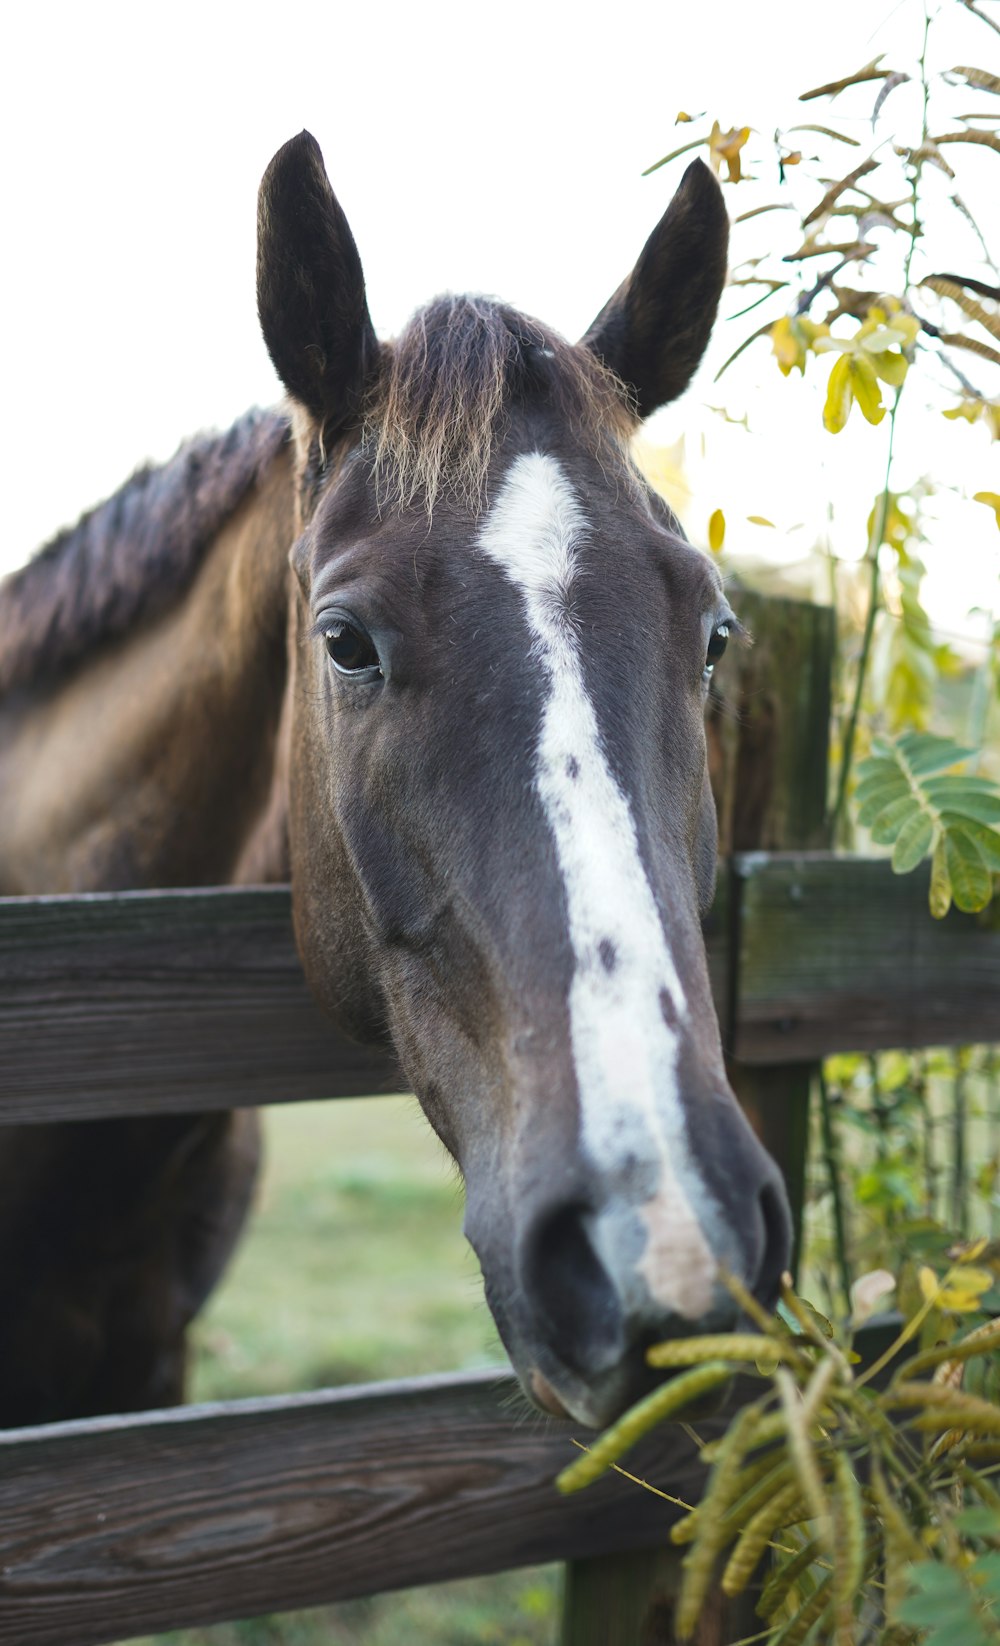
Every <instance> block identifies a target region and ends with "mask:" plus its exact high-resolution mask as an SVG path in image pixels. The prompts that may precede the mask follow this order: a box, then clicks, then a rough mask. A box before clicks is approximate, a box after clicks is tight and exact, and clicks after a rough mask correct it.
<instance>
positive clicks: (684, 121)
mask: <svg viewBox="0 0 1000 1646" xmlns="http://www.w3.org/2000/svg"><path fill="white" fill-rule="evenodd" d="M690 124H691V116H690V115H689V114H685V113H684V110H683V109H678V111H677V113H676V114H675V116H674V125H675V126H689V125H690Z"/></svg>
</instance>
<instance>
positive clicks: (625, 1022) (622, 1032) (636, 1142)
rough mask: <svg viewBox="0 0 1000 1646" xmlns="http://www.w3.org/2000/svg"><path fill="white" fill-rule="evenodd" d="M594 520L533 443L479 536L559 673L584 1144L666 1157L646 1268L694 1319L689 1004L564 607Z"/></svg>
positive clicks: (542, 764) (561, 797) (697, 1300)
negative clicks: (682, 1061)
mask: <svg viewBox="0 0 1000 1646" xmlns="http://www.w3.org/2000/svg"><path fill="white" fill-rule="evenodd" d="M585 530H586V523H585V520H584V517H583V514H582V513H581V510H580V507H579V504H578V503H577V500H576V496H575V494H574V492H573V489H572V487H571V486H570V484H569V482H568V481H567V479H566V477H565V475H564V474H563V472H562V470H561V468H560V466H559V464H558V463H557V462H556V461H555V459H554V458H551V457H548V456H546V455H544V454H543V453H541V452H532V453H530V454H527V455H524V456H521V457H518V458H517V459H516V460H515V461H514V463H513V464H512V465H511V468H510V470H509V471H508V473H507V475H506V477H505V479H504V483H503V486H502V488H501V490H500V492H499V495H498V496H497V499H496V502H495V503H494V504H493V506H492V508H491V509H490V512H489V515H488V517H487V519H486V523H485V525H484V526H483V528H482V531H481V533H480V537H479V546H480V548H481V549H482V550H483V551H484V552H485V553H486V554H487V555H488V556H489V557H490V559H492V560H494V561H495V562H496V563H497V564H498V565H499V566H501V567H502V569H503V571H504V572H505V573H506V575H507V577H508V578H509V579H510V581H511V582H512V583H514V584H515V585H516V587H517V588H518V590H519V591H520V593H521V596H522V599H523V601H524V607H525V615H526V618H527V623H528V628H529V631H530V633H531V636H532V640H533V642H534V652H535V655H536V656H537V657H538V659H539V661H540V662H541V663H542V665H543V667H544V669H545V672H546V675H547V677H548V695H547V697H546V700H545V704H544V708H543V712H542V725H541V732H540V734H539V739H538V748H537V766H536V777H535V783H536V787H537V790H538V793H539V796H540V797H541V801H542V804H543V806H544V808H545V813H546V816H547V818H548V822H549V826H550V828H551V830H552V833H553V836H554V838H555V844H556V853H557V856H558V860H559V867H560V870H561V872H562V878H563V883H564V887H565V895H566V906H567V910H568V920H569V938H570V943H571V945H572V951H573V954H574V956H575V965H574V971H573V980H572V983H571V986H570V995H569V1016H570V1033H571V1037H572V1049H573V1059H574V1065H575V1072H576V1078H577V1085H578V1089H579V1099H580V1109H581V1133H582V1142H583V1147H584V1150H585V1151H586V1153H587V1155H588V1156H589V1157H590V1159H591V1160H592V1161H593V1162H594V1163H595V1164H596V1165H597V1167H598V1168H599V1169H600V1170H601V1171H602V1172H605V1173H607V1174H609V1175H611V1176H612V1177H613V1176H614V1175H620V1176H621V1177H622V1178H625V1177H626V1176H627V1175H628V1171H629V1162H630V1161H631V1162H637V1163H649V1162H650V1161H655V1162H656V1163H657V1165H658V1168H659V1171H658V1176H659V1184H658V1188H657V1190H656V1193H655V1194H654V1196H653V1198H652V1199H651V1200H648V1201H647V1202H646V1203H645V1205H644V1206H642V1207H641V1208H639V1211H640V1215H641V1216H642V1219H643V1221H644V1223H645V1225H646V1232H647V1243H646V1248H645V1251H644V1253H643V1256H642V1260H641V1262H640V1264H639V1272H640V1273H641V1274H642V1276H643V1278H644V1279H645V1282H646V1284H647V1286H648V1288H649V1290H650V1292H651V1293H652V1295H653V1297H654V1298H655V1299H656V1300H657V1302H658V1303H660V1304H662V1305H663V1306H665V1307H667V1308H669V1309H672V1310H676V1311H677V1312H678V1313H680V1314H682V1315H684V1316H686V1317H687V1318H690V1319H697V1318H698V1317H700V1316H701V1315H702V1314H704V1313H705V1312H706V1311H707V1310H708V1308H709V1307H710V1306H711V1302H712V1296H713V1284H714V1280H715V1277H716V1275H717V1272H718V1269H717V1263H716V1260H715V1257H714V1256H713V1253H712V1251H711V1248H710V1246H709V1244H708V1242H707V1240H706V1238H705V1235H704V1233H703V1232H702V1229H701V1226H700V1223H699V1220H698V1218H697V1217H696V1216H695V1213H694V1210H693V1208H692V1206H691V1203H690V1201H689V1199H688V1197H687V1194H686V1192H685V1180H686V1181H688V1182H690V1181H691V1178H692V1176H693V1175H694V1172H693V1167H692V1163H691V1161H690V1153H689V1149H688V1144H687V1137H686V1133H685V1127H684V1117H683V1113H682V1109H681V1102H680V1094H679V1091H678V1083H677V1061H678V1037H677V1033H676V1031H675V1029H674V1028H672V1027H671V1026H670V1024H669V1023H668V1022H667V1018H666V1017H665V1015H664V1002H665V1003H666V1007H667V1015H668V1016H669V1017H670V1020H671V1022H672V1023H675V1022H681V1021H683V1018H684V1016H685V1014H686V1009H687V1008H686V1002H685V999H684V995H683V993H682V990H681V986H680V981H679V979H678V976H677V971H676V968H675V966H674V962H673V957H672V955H671V953H670V950H669V948H668V946H667V942H666V938H665V936H664V932H663V926H662V923H661V921H660V916H659V911H658V909H657V906H656V900H655V898H654V896H653V892H652V889H651V887H650V884H649V880H648V879H647V876H646V872H645V870H644V868H643V865H642V859H641V856H640V853H639V842H638V837H637V835H636V828H635V822H634V819H633V817H632V812H631V808H630V806H629V803H628V800H627V798H626V796H625V795H624V794H623V793H622V790H621V789H620V787H619V786H618V783H617V782H616V781H615V778H614V776H613V774H612V772H611V770H610V767H609V766H608V762H607V760H606V758H605V755H604V752H603V749H602V747H601V735H600V730H599V728H598V724H597V717H596V715H595V712H594V706H593V704H592V703H591V700H590V698H589V696H588V694H587V689H586V685H585V682H584V677H583V668H582V664H581V658H580V650H579V641H578V638H577V635H576V633H575V631H574V628H573V624H572V620H571V617H570V616H569V615H568V606H569V600H570V590H571V586H572V583H573V581H574V577H575V575H576V570H577V566H576V550H577V545H578V542H579V540H580V538H581V537H582V536H583V534H584V533H585ZM595 1235H596V1238H597V1240H598V1242H599V1241H600V1233H599V1230H596V1231H595ZM608 1255H610V1254H608Z"/></svg>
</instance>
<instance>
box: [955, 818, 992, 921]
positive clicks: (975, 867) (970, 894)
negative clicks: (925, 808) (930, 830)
mask: <svg viewBox="0 0 1000 1646" xmlns="http://www.w3.org/2000/svg"><path fill="white" fill-rule="evenodd" d="M944 846H945V861H946V862H947V865H948V877H949V879H950V881H951V895H952V897H953V898H954V899H955V903H956V906H957V907H958V908H960V909H962V910H963V911H964V913H965V914H975V913H976V912H977V910H979V909H985V907H986V905H987V903H988V902H989V900H990V898H991V897H992V895H993V877H992V875H991V874H990V871H989V869H988V868H987V865H986V862H985V859H984V858H983V855H982V853H981V851H980V850H979V847H978V846H977V845H976V842H975V841H974V840H972V839H971V838H970V837H969V836H968V835H967V834H965V833H963V832H962V831H960V830H957V829H956V830H954V831H952V832H951V833H950V834H946V835H945V837H944Z"/></svg>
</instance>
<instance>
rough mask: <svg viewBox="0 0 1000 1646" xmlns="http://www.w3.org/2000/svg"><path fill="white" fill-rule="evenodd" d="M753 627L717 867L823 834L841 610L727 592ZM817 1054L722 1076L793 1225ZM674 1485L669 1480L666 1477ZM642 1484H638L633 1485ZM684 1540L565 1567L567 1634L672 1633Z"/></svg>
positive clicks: (645, 1644)
mask: <svg viewBox="0 0 1000 1646" xmlns="http://www.w3.org/2000/svg"><path fill="white" fill-rule="evenodd" d="M733 604H734V606H735V609H736V611H737V613H738V615H739V617H740V619H741V621H742V622H743V623H744V624H745V625H746V627H747V628H748V629H749V630H750V632H751V634H752V635H753V637H754V644H753V646H752V647H750V648H745V649H744V648H739V647H734V646H730V650H729V654H728V655H727V657H726V662H725V665H724V668H723V669H721V670H720V680H721V683H722V694H721V695H720V697H719V699H718V700H717V701H715V702H713V704H712V706H711V708H710V711H709V719H708V737H709V771H710V774H711V778H712V787H713V790H714V792H715V798H716V806H717V809H718V813H719V845H720V858H721V870H720V873H721V875H726V874H727V873H728V870H727V867H726V860H727V859H728V858H729V857H730V856H731V854H732V853H733V852H738V851H742V852H746V851H781V850H810V849H820V848H822V847H823V846H825V845H826V844H827V842H828V832H827V821H826V813H827V806H826V794H827V766H828V759H829V726H830V704H831V682H832V674H833V660H834V650H835V644H836V627H835V615H834V613H833V611H832V610H831V609H830V608H828V607H823V606H811V605H807V604H805V603H803V602H802V601H798V600H780V599H772V598H768V597H764V596H761V595H756V594H752V593H750V592H749V591H743V592H735V591H734V592H733ZM722 890H723V894H724V895H726V896H727V897H728V900H729V912H728V917H727V918H728V921H729V931H730V942H731V945H732V947H731V950H730V956H729V961H730V989H729V996H730V998H729V1021H728V1022H727V1021H725V1020H724V1021H723V1023H722V1031H723V1039H724V1042H726V1043H729V1042H730V1039H731V1033H730V1031H731V1025H732V1021H733V1019H734V1015H735V1010H736V1000H737V998H738V990H739V977H738V973H737V957H738V954H739V912H740V890H741V888H740V887H739V885H736V884H730V885H728V886H725V887H723V888H722ZM814 1067H815V1066H814V1065H813V1064H811V1063H792V1064H783V1065H776V1066H774V1067H771V1066H770V1065H763V1066H757V1067H749V1066H747V1065H742V1064H738V1063H735V1062H732V1061H730V1063H729V1078H730V1081H731V1083H732V1085H733V1089H734V1091H735V1092H736V1095H737V1096H738V1097H739V1099H740V1102H741V1103H742V1104H743V1106H744V1108H745V1109H746V1111H747V1113H748V1115H749V1116H750V1119H751V1121H752V1123H753V1125H754V1128H755V1129H756V1131H757V1132H758V1135H759V1136H760V1137H761V1139H762V1141H763V1142H764V1143H765V1144H766V1146H767V1148H768V1149H769V1150H770V1151H771V1153H772V1154H773V1155H774V1157H775V1159H776V1160H777V1161H778V1164H779V1165H780V1167H781V1169H782V1171H783V1173H784V1175H785V1182H786V1184H787V1187H788V1192H789V1198H790V1200H791V1203H792V1211H793V1215H794V1218H795V1226H796V1246H798V1236H799V1230H800V1227H801V1219H802V1205H803V1189H804V1179H805V1152H806V1142H807V1135H808V1123H809V1091H810V1086H811V1082H812V1076H813V1073H814ZM661 1484H663V1486H664V1487H665V1489H666V1490H668V1491H669V1489H670V1483H669V1482H662V1483H661ZM638 1489H639V1488H637V1490H638ZM679 1562H680V1555H679V1552H676V1551H673V1550H671V1549H670V1548H669V1547H668V1546H667V1544H666V1533H664V1547H663V1549H662V1550H650V1551H648V1552H639V1553H637V1552H635V1551H633V1552H631V1553H628V1554H611V1555H602V1556H599V1557H596V1558H591V1559H589V1560H582V1561H573V1562H571V1563H570V1564H569V1565H568V1566H567V1568H566V1583H565V1593H564V1600H563V1626H562V1646H674V1642H675V1636H674V1632H673V1626H672V1614H673V1605H672V1599H671V1597H672V1595H674V1594H676V1592H677V1583H678V1576H679ZM759 1626H760V1620H759V1619H757V1618H756V1617H755V1614H754V1612H753V1608H752V1603H751V1601H750V1599H748V1597H741V1599H740V1600H739V1601H736V1602H728V1603H727V1602H725V1601H723V1599H722V1597H721V1595H716V1596H715V1597H714V1598H713V1602H712V1605H711V1606H710V1607H708V1608H707V1609H706V1612H705V1615H704V1617H703V1618H702V1621H701V1624H700V1626H699V1630H698V1635H697V1640H696V1642H695V1643H694V1646H725V1643H726V1642H728V1641H733V1640H737V1639H739V1638H741V1637H742V1636H744V1635H749V1634H753V1633H755V1632H756V1630H757V1629H759Z"/></svg>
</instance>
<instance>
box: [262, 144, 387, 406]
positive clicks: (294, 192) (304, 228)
mask: <svg viewBox="0 0 1000 1646" xmlns="http://www.w3.org/2000/svg"><path fill="white" fill-rule="evenodd" d="M257 311H258V313H259V315H260V323H261V328H262V330H263V333H264V341H265V343H266V344H267V350H268V353H269V354H270V356H271V359H272V360H273V361H274V366H275V370H276V371H277V373H278V376H279V377H280V378H281V381H282V382H283V383H284V385H285V388H286V389H287V390H288V392H289V394H290V395H292V397H293V398H294V399H295V400H298V401H300V402H301V404H302V405H303V406H305V407H306V409H307V410H308V411H309V412H311V413H312V415H313V417H315V418H316V420H317V421H318V422H320V423H322V424H323V425H325V426H326V427H327V428H329V429H331V430H332V429H335V428H341V427H343V426H344V425H345V424H346V423H348V422H349V421H350V420H351V419H352V418H353V417H354V416H355V415H356V414H357V411H358V407H359V404H360V401H361V396H362V393H363V391H364V387H365V383H366V381H367V378H368V375H369V373H370V372H371V371H372V370H373V369H374V366H375V361H376V357H377V354H378V341H377V339H376V337H375V330H374V327H373V326H372V323H371V317H370V315H369V313H368V304H367V302H366V299H365V279H364V275H363V273H362V270H361V259H360V257H359V256H358V248H357V246H356V245H355V244H354V237H353V235H352V234H351V231H350V228H349V227H348V223H347V218H346V217H345V216H344V214H343V212H342V211H341V209H340V206H339V205H338V203H337V200H336V198H335V196H334V193H333V190H332V189H331V187H330V183H329V180H328V178H327V175H326V168H325V167H324V165H323V156H322V154H321V152H320V147H319V144H318V143H317V141H316V139H315V137H313V136H312V135H311V134H310V133H309V132H307V131H303V132H300V133H299V135H298V136H297V137H293V138H292V140H291V142H289V143H286V144H285V145H284V147H283V148H280V149H279V150H278V152H277V154H276V155H275V156H274V159H273V160H272V161H271V164H270V165H269V166H268V168H267V170H266V172H265V173H264V177H263V180H262V182H261V185H260V194H259V196H258V200H257Z"/></svg>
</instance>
